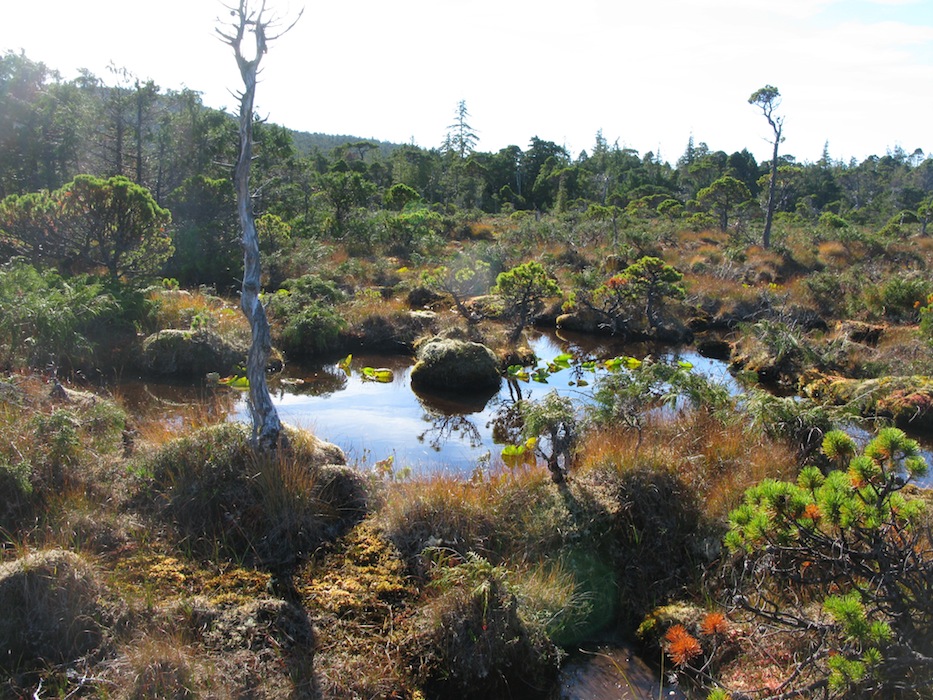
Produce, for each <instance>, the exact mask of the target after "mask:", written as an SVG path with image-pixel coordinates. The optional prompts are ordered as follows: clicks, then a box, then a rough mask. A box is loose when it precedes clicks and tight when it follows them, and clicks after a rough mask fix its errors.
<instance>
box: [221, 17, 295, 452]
mask: <svg viewBox="0 0 933 700" xmlns="http://www.w3.org/2000/svg"><path fill="white" fill-rule="evenodd" d="M227 9H228V10H229V11H230V16H231V17H232V20H231V22H230V23H229V26H228V27H227V28H226V29H221V28H218V29H217V33H218V34H219V35H220V37H221V38H222V39H223V41H224V42H225V43H226V44H228V45H229V46H230V47H231V48H232V49H233V53H234V55H235V56H236V61H237V66H238V67H239V69H240V76H241V78H242V79H243V91H242V92H241V93H240V94H239V99H240V114H239V121H240V152H239V156H238V158H237V163H236V169H235V171H234V186H235V188H236V199H237V213H238V215H239V219H240V229H241V231H242V234H243V235H242V245H243V286H242V292H241V296H240V308H241V309H242V310H243V314H244V315H245V316H246V319H247V320H248V321H249V326H250V331H251V334H252V342H251V344H250V348H249V354H248V356H247V362H246V376H247V379H248V380H249V401H248V404H249V410H250V415H251V417H252V424H253V438H252V442H253V446H254V448H256V449H259V450H262V451H273V450H275V449H276V447H277V446H278V444H279V439H280V433H281V431H282V423H281V421H280V420H279V414H278V411H276V409H275V405H274V404H273V403H272V396H271V394H270V393H269V385H268V384H267V382H266V367H267V365H268V362H269V353H270V352H271V350H272V336H271V333H270V331H269V320H268V318H267V317H266V310H265V307H264V306H263V305H262V301H261V300H260V298H259V292H260V273H261V268H260V260H259V236H258V235H257V233H256V223H255V221H254V219H253V205H252V196H251V195H252V193H251V192H250V188H249V171H250V161H251V160H252V157H253V102H254V100H255V97H256V77H257V75H258V74H259V64H260V62H261V61H262V57H263V56H264V55H265V54H266V51H268V47H269V43H270V42H272V41H274V40H275V39H278V38H279V37H281V36H282V35H283V34H285V32H287V31H288V30H289V29H291V28H292V27H293V26H295V22H297V21H298V19H297V18H296V19H295V22H292V23H291V24H290V25H289V26H288V27H286V28H285V29H284V30H282V31H280V32H278V33H275V34H270V29H273V28H274V27H275V24H276V22H275V19H274V18H267V17H266V16H265V11H266V3H265V0H262V2H260V3H258V9H256V8H255V7H254V6H251V3H250V2H249V0H240V2H239V4H238V5H237V6H228V7H227ZM300 17H301V15H300V14H299V18H300ZM244 43H245V44H246V46H245V47H244ZM249 44H254V46H253V47H250V46H249ZM250 48H252V49H253V51H252V52H250V51H249V49H250ZM244 49H245V52H244ZM249 54H251V56H250V55H249Z"/></svg>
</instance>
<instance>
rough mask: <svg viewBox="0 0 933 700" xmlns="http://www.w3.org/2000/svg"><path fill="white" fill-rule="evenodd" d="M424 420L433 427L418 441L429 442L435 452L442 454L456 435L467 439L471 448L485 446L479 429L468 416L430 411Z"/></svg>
mask: <svg viewBox="0 0 933 700" xmlns="http://www.w3.org/2000/svg"><path fill="white" fill-rule="evenodd" d="M424 418H425V420H427V421H429V422H430V423H431V426H430V427H429V428H428V429H427V430H425V431H424V432H423V433H421V434H420V435H419V436H418V441H419V442H427V443H428V444H429V445H430V446H431V449H432V450H434V451H435V452H440V451H441V448H442V447H443V446H444V445H445V444H446V443H447V442H449V441H450V440H451V439H452V438H453V437H454V436H455V435H459V436H461V437H462V438H463V439H466V440H467V441H468V442H469V445H470V447H480V446H482V444H483V436H482V435H480V432H479V428H477V427H476V425H475V424H474V423H473V421H471V420H470V419H469V418H467V417H466V416H458V415H452V416H445V415H443V414H438V413H432V412H430V411H428V412H426V413H425V415H424Z"/></svg>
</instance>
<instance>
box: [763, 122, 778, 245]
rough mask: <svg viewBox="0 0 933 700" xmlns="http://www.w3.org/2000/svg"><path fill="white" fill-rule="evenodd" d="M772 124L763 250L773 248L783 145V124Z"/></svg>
mask: <svg viewBox="0 0 933 700" xmlns="http://www.w3.org/2000/svg"><path fill="white" fill-rule="evenodd" d="M768 121H769V122H771V125H772V126H773V127H774V153H773V154H772V156H771V178H770V181H769V182H768V209H767V211H766V212H765V230H764V233H763V234H762V236H761V245H762V247H763V248H770V247H771V222H772V221H774V206H775V204H777V199H776V198H775V196H774V192H775V190H776V188H777V178H778V146H779V145H780V144H781V128H782V125H781V124H776V123H775V122H773V121H771V119H770V117H769V119H768Z"/></svg>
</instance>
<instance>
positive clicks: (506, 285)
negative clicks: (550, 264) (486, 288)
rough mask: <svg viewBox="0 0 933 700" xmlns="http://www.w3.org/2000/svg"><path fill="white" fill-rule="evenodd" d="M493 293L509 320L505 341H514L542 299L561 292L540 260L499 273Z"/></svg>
mask: <svg viewBox="0 0 933 700" xmlns="http://www.w3.org/2000/svg"><path fill="white" fill-rule="evenodd" d="M493 293H495V294H498V295H499V296H500V297H501V298H502V301H503V305H504V315H505V316H506V317H507V318H508V319H509V320H511V322H512V331H511V333H510V334H509V342H511V343H515V342H517V341H518V339H519V338H520V337H521V334H522V331H523V330H524V329H525V326H527V325H528V324H529V323H530V322H531V318H532V316H533V315H534V314H535V313H537V311H538V310H539V309H540V308H541V305H542V303H543V302H544V300H545V299H547V298H549V297H556V296H559V295H560V293H561V291H560V287H559V286H558V285H557V281H556V280H554V279H553V278H552V277H551V276H550V275H549V274H548V273H547V271H546V270H545V269H544V267H543V266H542V265H541V263H539V262H535V261H531V262H526V263H522V264H521V265H516V266H515V267H513V268H512V269H511V270H508V271H506V272H502V273H499V276H498V277H496V286H495V288H494V289H493Z"/></svg>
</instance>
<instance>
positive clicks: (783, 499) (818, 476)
mask: <svg viewBox="0 0 933 700" xmlns="http://www.w3.org/2000/svg"><path fill="white" fill-rule="evenodd" d="M825 444H826V447H827V456H828V457H829V456H832V458H833V459H837V460H839V459H844V456H845V454H846V453H849V452H851V450H850V449H849V447H851V446H850V445H849V447H846V445H848V441H846V440H845V439H842V438H841V437H839V436H836V435H834V434H830V435H828V436H827V440H826V443H825ZM840 448H843V449H840ZM926 470H927V464H926V463H925V461H924V459H923V458H922V457H921V456H920V451H919V447H918V445H917V443H916V441H914V440H911V439H908V438H907V437H906V436H905V435H904V433H903V432H902V431H900V430H898V429H897V428H885V429H882V430H881V431H880V432H879V433H878V435H877V436H876V437H875V438H874V439H873V440H872V441H871V442H869V443H868V445H867V446H866V447H865V449H864V451H863V452H862V454H861V455H858V456H855V457H852V458H851V459H849V460H848V469H847V471H842V470H834V471H831V472H830V473H829V474H828V475H826V476H824V475H823V473H822V472H820V470H819V469H817V468H816V467H806V468H804V469H803V470H802V471H801V472H800V475H799V477H798V479H797V481H796V483H791V482H783V481H775V480H765V481H763V482H762V483H761V484H759V485H758V486H755V487H754V488H752V489H750V490H749V491H748V492H747V493H746V496H745V503H744V504H743V505H742V506H740V507H739V508H737V509H736V510H734V511H733V512H732V513H731V514H730V516H729V522H730V531H729V533H728V535H727V537H726V544H727V546H728V547H729V548H730V549H731V550H733V551H734V552H737V553H739V554H740V555H741V557H742V558H743V559H744V560H745V561H744V562H742V563H741V565H740V566H739V567H738V568H737V569H736V570H737V571H741V572H743V574H742V577H741V578H742V580H741V584H740V589H739V591H738V596H737V597H736V598H735V600H736V601H738V602H739V604H740V605H741V606H742V607H743V608H745V609H746V610H748V611H750V612H752V613H754V614H755V615H756V616H757V617H758V618H759V619H761V620H762V621H764V622H766V623H767V624H770V625H773V626H775V627H776V628H778V629H783V630H789V631H794V630H796V634H797V635H798V636H799V637H801V639H802V640H803V638H805V639H806V640H807V644H806V655H805V656H803V657H802V658H801V659H800V660H799V662H798V663H797V664H795V668H793V669H792V670H791V671H789V673H790V675H789V677H788V683H795V680H796V685H794V687H793V689H794V690H797V691H799V694H801V695H807V694H809V693H810V692H812V691H815V690H816V689H818V688H821V687H824V686H826V685H828V687H829V688H830V690H832V691H834V692H837V693H840V694H850V695H853V696H854V695H857V694H858V693H859V692H860V691H864V692H868V693H876V694H878V695H879V696H882V697H890V696H892V695H894V694H896V693H897V694H902V693H905V692H913V693H920V692H922V690H923V689H925V688H926V689H928V688H929V685H930V682H931V680H933V660H931V652H933V633H931V630H933V553H931V551H930V542H929V540H928V539H927V536H926V534H925V533H924V531H923V528H922V527H920V525H921V518H922V514H923V503H922V502H921V501H918V500H910V499H908V498H906V497H905V496H904V495H903V494H902V493H901V492H902V491H903V489H904V486H905V484H906V483H908V482H909V481H911V480H912V479H914V478H916V477H918V476H922V475H923V474H925V473H926ZM814 600H815V601H822V602H821V606H814V605H813V604H812V602H813V601H814ZM821 613H822V614H821ZM899 696H901V695H899Z"/></svg>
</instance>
